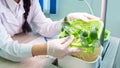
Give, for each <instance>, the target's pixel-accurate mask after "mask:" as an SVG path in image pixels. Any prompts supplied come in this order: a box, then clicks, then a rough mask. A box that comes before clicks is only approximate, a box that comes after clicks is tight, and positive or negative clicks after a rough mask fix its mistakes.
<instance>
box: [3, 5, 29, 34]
mask: <svg viewBox="0 0 120 68" xmlns="http://www.w3.org/2000/svg"><path fill="white" fill-rule="evenodd" d="M3 8H4V9H3V10H2V13H1V22H2V24H3V26H4V27H5V29H6V31H7V32H8V34H10V35H11V36H12V35H14V34H17V33H20V32H22V29H21V27H22V25H23V23H24V13H25V11H24V8H23V5H17V6H16V7H15V9H14V10H11V9H10V8H9V7H7V6H5V5H4V6H3ZM27 20H28V22H29V23H30V20H31V14H30V15H28V19H27Z"/></svg>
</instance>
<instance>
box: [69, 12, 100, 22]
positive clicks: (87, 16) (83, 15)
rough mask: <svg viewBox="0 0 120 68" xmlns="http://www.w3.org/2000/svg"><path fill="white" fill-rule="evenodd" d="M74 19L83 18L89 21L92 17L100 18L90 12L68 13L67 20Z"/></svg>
mask: <svg viewBox="0 0 120 68" xmlns="http://www.w3.org/2000/svg"><path fill="white" fill-rule="evenodd" d="M73 19H81V20H84V21H86V22H88V21H89V20H91V19H94V20H100V18H98V17H96V16H93V15H90V14H88V13H70V14H68V16H67V20H68V21H71V20H73Z"/></svg>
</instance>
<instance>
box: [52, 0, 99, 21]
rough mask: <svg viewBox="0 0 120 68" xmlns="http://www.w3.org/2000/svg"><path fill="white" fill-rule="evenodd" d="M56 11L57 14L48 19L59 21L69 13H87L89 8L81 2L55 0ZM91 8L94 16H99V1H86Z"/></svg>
mask: <svg viewBox="0 0 120 68" xmlns="http://www.w3.org/2000/svg"><path fill="white" fill-rule="evenodd" d="M57 1H58V11H57V14H51V15H50V18H51V19H53V20H59V19H61V18H64V17H65V16H66V15H67V14H69V13H71V12H88V13H90V10H89V8H88V7H87V5H86V3H85V2H84V1H83V0H57ZM87 1H88V2H89V3H90V5H91V6H92V8H93V11H94V14H95V15H96V16H100V10H101V0H87Z"/></svg>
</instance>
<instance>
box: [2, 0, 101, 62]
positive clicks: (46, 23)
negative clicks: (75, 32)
mask: <svg viewBox="0 0 120 68" xmlns="http://www.w3.org/2000/svg"><path fill="white" fill-rule="evenodd" d="M67 18H68V20H72V19H74V18H76V19H82V20H85V21H89V20H90V19H99V18H97V17H95V16H92V15H90V14H87V13H71V14H68V16H67ZM61 24H62V20H60V21H54V22H53V21H52V20H51V19H49V18H46V17H45V15H44V14H43V12H42V11H41V7H40V5H39V1H38V0H0V57H3V58H5V59H8V60H11V61H16V62H19V61H22V60H23V59H25V58H28V57H32V56H37V55H51V56H54V57H56V58H63V57H64V56H66V55H69V54H72V53H75V52H79V51H80V50H79V49H77V48H68V46H69V44H70V43H71V42H72V40H73V38H74V36H70V37H66V38H62V39H54V40H51V41H47V42H46V43H43V44H38V43H35V44H34V45H28V44H20V43H18V42H17V41H14V40H13V39H12V36H14V35H15V34H18V33H21V32H24V33H29V32H31V31H32V30H33V29H34V30H35V32H37V33H39V34H40V35H42V36H44V37H53V36H55V35H57V34H59V33H60V31H61V27H62V26H61ZM31 27H32V28H33V29H32V28H31Z"/></svg>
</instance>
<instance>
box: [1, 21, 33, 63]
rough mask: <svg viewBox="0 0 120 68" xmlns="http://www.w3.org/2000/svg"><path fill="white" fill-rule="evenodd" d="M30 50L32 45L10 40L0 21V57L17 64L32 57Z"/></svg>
mask: <svg viewBox="0 0 120 68" xmlns="http://www.w3.org/2000/svg"><path fill="white" fill-rule="evenodd" d="M31 49H32V45H28V44H19V43H18V42H17V41H14V40H12V38H11V37H10V35H9V34H8V33H7V31H6V30H5V28H4V26H3V25H2V23H1V20H0V57H3V58H5V59H8V60H11V61H16V62H19V61H22V60H23V59H25V58H28V57H31V56H32V52H31Z"/></svg>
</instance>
